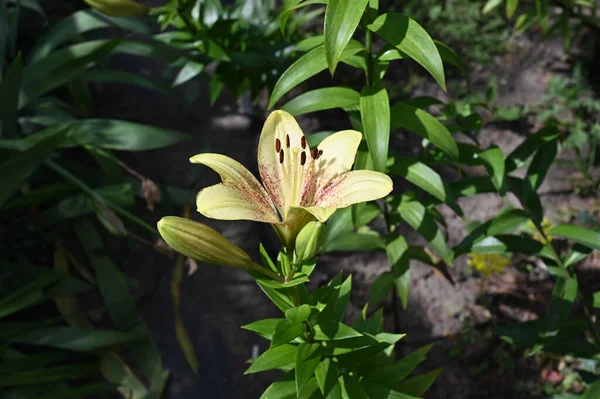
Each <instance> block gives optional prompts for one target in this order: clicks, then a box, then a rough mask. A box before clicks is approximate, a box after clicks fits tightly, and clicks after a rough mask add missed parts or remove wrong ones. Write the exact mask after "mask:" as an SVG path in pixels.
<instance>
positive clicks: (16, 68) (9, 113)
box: [0, 20, 358, 139]
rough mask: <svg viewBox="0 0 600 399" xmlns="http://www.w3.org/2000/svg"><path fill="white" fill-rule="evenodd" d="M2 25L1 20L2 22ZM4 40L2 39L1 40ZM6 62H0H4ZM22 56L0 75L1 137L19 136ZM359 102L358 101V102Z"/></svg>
mask: <svg viewBox="0 0 600 399" xmlns="http://www.w3.org/2000/svg"><path fill="white" fill-rule="evenodd" d="M0 23H1V20H0ZM0 40H2V39H0ZM3 61H4V60H2V61H0V62H3ZM21 75H22V66H21V56H20V55H19V56H17V58H16V59H15V60H14V61H13V63H12V65H11V66H10V67H9V68H8V71H6V75H5V76H4V78H2V75H1V74H0V93H2V95H1V96H0V137H3V138H9V139H12V138H15V137H16V136H17V116H18V115H17V108H18V104H19V91H20V88H21V78H22V76H21ZM357 102H358V101H357Z"/></svg>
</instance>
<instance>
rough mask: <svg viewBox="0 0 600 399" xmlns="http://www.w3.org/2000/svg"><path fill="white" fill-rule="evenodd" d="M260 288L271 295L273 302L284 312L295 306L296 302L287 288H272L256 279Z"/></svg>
mask: <svg viewBox="0 0 600 399" xmlns="http://www.w3.org/2000/svg"><path fill="white" fill-rule="evenodd" d="M256 284H258V286H259V287H260V289H261V290H262V291H263V292H264V293H265V295H267V296H268V297H269V299H270V300H271V302H273V303H274V304H275V306H277V307H278V308H279V309H281V311H282V312H285V311H286V310H288V309H291V308H293V307H294V303H293V301H292V299H291V298H290V295H289V294H288V291H287V289H283V290H281V289H275V288H271V287H269V286H267V285H265V284H264V283H262V282H260V281H256Z"/></svg>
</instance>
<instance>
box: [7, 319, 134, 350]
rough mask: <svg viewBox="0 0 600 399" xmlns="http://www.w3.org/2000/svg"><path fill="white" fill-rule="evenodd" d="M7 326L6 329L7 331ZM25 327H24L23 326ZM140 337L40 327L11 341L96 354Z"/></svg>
mask: <svg viewBox="0 0 600 399" xmlns="http://www.w3.org/2000/svg"><path fill="white" fill-rule="evenodd" d="M8 327H9V326H8V324H7V325H6V328H7V329H8ZM24 327H25V326H24ZM140 339H141V336H140V335H139V334H137V333H133V332H121V331H107V330H98V329H94V330H93V329H90V328H84V327H46V328H44V327H40V328H36V329H31V328H27V330H26V331H21V333H19V334H17V335H14V336H12V337H11V341H13V342H17V343H20V344H28V345H43V346H51V347H54V348H61V349H67V350H72V351H77V352H96V351H99V350H109V349H113V348H116V347H118V346H124V345H131V343H133V342H135V341H138V342H139V341H140Z"/></svg>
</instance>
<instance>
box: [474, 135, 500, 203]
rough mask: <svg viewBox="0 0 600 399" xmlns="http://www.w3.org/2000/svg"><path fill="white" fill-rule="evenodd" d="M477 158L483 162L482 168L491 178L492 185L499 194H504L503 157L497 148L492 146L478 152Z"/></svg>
mask: <svg viewBox="0 0 600 399" xmlns="http://www.w3.org/2000/svg"><path fill="white" fill-rule="evenodd" d="M477 157H478V158H481V159H482V160H483V161H484V163H483V164H484V166H485V168H486V169H487V171H488V174H489V175H490V177H491V178H492V183H493V184H494V187H495V188H496V190H498V192H499V193H503V192H504V173H505V165H504V155H503V154H502V150H501V149H500V148H499V147H496V146H493V147H489V148H486V149H485V150H483V151H480V152H479V153H478V154H477Z"/></svg>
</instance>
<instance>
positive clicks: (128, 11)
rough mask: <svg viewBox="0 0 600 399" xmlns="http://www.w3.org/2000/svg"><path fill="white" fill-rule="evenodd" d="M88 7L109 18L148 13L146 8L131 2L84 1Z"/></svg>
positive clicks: (111, 0) (117, 0)
mask: <svg viewBox="0 0 600 399" xmlns="http://www.w3.org/2000/svg"><path fill="white" fill-rule="evenodd" d="M84 1H85V2H86V3H87V4H88V5H89V6H90V7H92V8H95V9H96V10H98V11H101V12H103V13H104V14H107V15H110V16H111V17H132V16H134V15H141V14H147V13H148V7H146V6H145V5H143V4H140V3H136V2H135V1H131V0H84Z"/></svg>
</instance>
